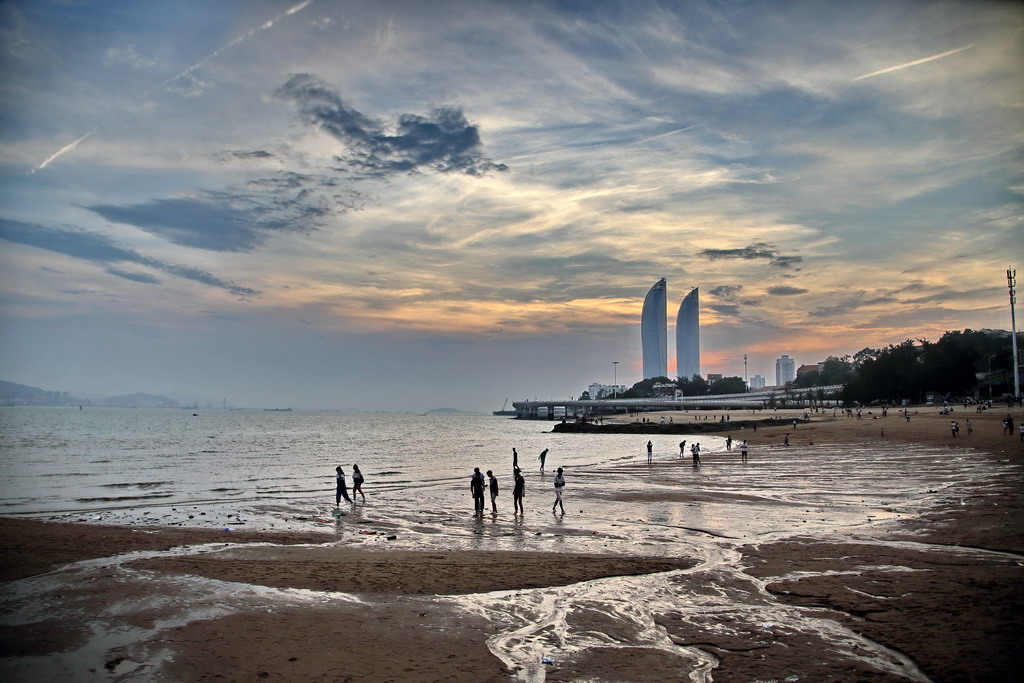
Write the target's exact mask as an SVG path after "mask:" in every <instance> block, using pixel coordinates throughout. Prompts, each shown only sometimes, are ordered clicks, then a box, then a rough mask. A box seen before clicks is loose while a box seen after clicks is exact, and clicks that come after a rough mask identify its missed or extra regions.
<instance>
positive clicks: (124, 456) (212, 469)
mask: <svg viewBox="0 0 1024 683" xmlns="http://www.w3.org/2000/svg"><path fill="white" fill-rule="evenodd" d="M194 413H195V414H194ZM551 426H552V423H549V422H542V421H520V420H513V419H509V418H507V417H493V416H484V415H479V416H477V415H451V416H448V415H407V414H339V413H318V412H268V411H233V410H199V411H193V410H172V409H163V410H133V409H116V408H92V409H88V408H87V409H85V410H79V409H77V408H41V407H40V408H35V407H16V408H0V471H2V472H3V473H4V476H3V477H2V479H0V482H2V483H0V514H6V515H32V516H43V515H51V514H52V515H62V514H63V515H67V514H82V515H88V518H89V519H99V517H98V516H97V515H96V513H100V512H103V513H105V514H104V517H103V519H104V520H105V521H106V520H107V518H108V517H109V515H110V514H111V513H112V512H114V511H117V510H125V511H127V510H139V509H143V508H151V509H155V510H159V509H160V508H168V509H169V508H179V509H180V508H183V507H185V506H209V505H220V504H225V503H230V504H231V505H232V506H234V507H235V508H236V509H237V510H239V511H240V512H246V513H248V512H250V511H251V510H254V509H256V508H259V509H262V510H266V509H268V508H272V507H273V506H274V505H275V504H280V506H281V509H282V511H286V510H287V511H289V513H290V511H294V510H297V509H298V510H301V509H303V507H304V506H305V505H306V503H307V502H309V503H312V502H313V501H316V502H318V503H322V502H323V501H324V500H326V499H333V489H334V468H335V466H337V465H341V466H342V467H343V468H344V470H345V472H346V474H348V475H349V476H350V475H351V466H352V465H353V464H358V465H359V467H360V469H361V470H362V471H363V473H364V475H365V476H366V479H367V485H366V488H367V490H368V491H369V490H373V491H376V492H378V493H381V492H385V491H390V492H396V491H402V490H408V491H410V494H411V495H415V493H414V492H415V491H416V490H417V489H421V488H425V487H435V488H436V487H441V488H445V487H446V485H447V483H449V482H450V483H451V484H452V486H453V487H455V486H457V487H458V488H459V490H461V489H462V488H463V484H464V483H465V481H466V480H467V478H468V476H469V474H470V473H471V472H472V469H473V468H474V467H479V468H480V469H481V471H486V470H488V469H493V470H494V471H495V473H496V474H499V475H500V476H502V477H504V480H505V482H507V483H508V484H510V483H511V482H510V481H509V479H510V477H509V472H510V471H511V466H512V448H513V447H515V448H517V449H518V451H519V462H520V466H521V467H522V468H523V469H524V470H529V471H532V470H535V469H537V467H538V465H539V463H538V460H537V456H538V454H539V453H540V452H541V451H542V450H543V449H545V448H547V449H549V451H550V452H549V455H548V459H547V469H548V471H549V472H550V471H551V470H553V469H554V468H555V467H560V466H564V467H572V468H580V467H583V466H592V465H603V464H610V463H614V462H616V461H621V460H635V459H637V458H639V457H641V456H642V457H646V449H645V444H646V442H647V437H646V436H643V437H638V436H622V435H601V436H588V437H586V438H580V437H579V435H572V434H564V435H560V434H552V433H550V430H551ZM682 438H684V437H681V436H674V437H666V438H663V439H661V443H656V446H655V448H656V451H655V454H656V457H659V458H671V457H672V456H673V455H675V454H676V453H678V442H679V441H680V440H681V439H682ZM699 440H700V441H701V442H702V443H703V444H704V445H705V450H707V449H714V448H719V449H720V448H722V444H721V441H722V439H721V438H718V437H709V436H707V435H703V436H701V437H700V438H699ZM656 441H657V439H656ZM350 482H351V480H350ZM332 502H333V500H332ZM153 514H154V515H155V516H156V517H159V515H156V513H153ZM110 521H117V520H116V519H114V520H110Z"/></svg>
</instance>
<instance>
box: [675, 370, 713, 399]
mask: <svg viewBox="0 0 1024 683" xmlns="http://www.w3.org/2000/svg"><path fill="white" fill-rule="evenodd" d="M676 387H677V388H678V389H679V390H680V391H682V392H683V396H706V395H707V393H708V391H709V390H710V388H711V387H710V385H709V384H708V381H707V380H706V379H704V378H703V377H701V376H700V375H694V376H693V377H688V378H687V377H680V378H678V379H677V380H676Z"/></svg>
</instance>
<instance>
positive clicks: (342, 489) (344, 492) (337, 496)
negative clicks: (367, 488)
mask: <svg viewBox="0 0 1024 683" xmlns="http://www.w3.org/2000/svg"><path fill="white" fill-rule="evenodd" d="M334 471H335V472H336V473H337V474H336V479H337V481H338V488H337V489H336V490H335V492H334V505H335V507H337V506H338V505H341V499H342V498H344V499H345V500H346V501H347V502H349V503H352V504H353V505H354V504H355V501H353V500H352V498H355V496H356V494H357V493H358V494H359V495H360V496H362V497H363V502H364V503H365V502H366V494H365V493H363V481H364V479H363V473H362V472H360V471H359V465H352V498H349V496H348V486H347V485H346V483H345V470H343V469H341V465H338V466H337V467H335V468H334Z"/></svg>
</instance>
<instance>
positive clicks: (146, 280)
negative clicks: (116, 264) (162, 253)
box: [106, 268, 160, 285]
mask: <svg viewBox="0 0 1024 683" xmlns="http://www.w3.org/2000/svg"><path fill="white" fill-rule="evenodd" d="M106 272H107V273H109V274H110V275H116V276H117V277H119V278H123V279H125V280H131V281H132V282H141V283H143V284H147V285H158V284H160V280H159V278H157V277H156V276H154V275H151V274H149V273H136V272H132V271H128V270H121V269H120V268H107V269H106Z"/></svg>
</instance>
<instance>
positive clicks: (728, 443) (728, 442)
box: [725, 434, 732, 451]
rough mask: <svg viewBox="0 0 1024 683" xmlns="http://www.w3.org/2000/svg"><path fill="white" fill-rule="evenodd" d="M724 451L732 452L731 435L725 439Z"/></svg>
mask: <svg viewBox="0 0 1024 683" xmlns="http://www.w3.org/2000/svg"><path fill="white" fill-rule="evenodd" d="M725 450H727V451H731V450H732V435H731V434H730V435H729V436H727V437H725Z"/></svg>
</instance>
